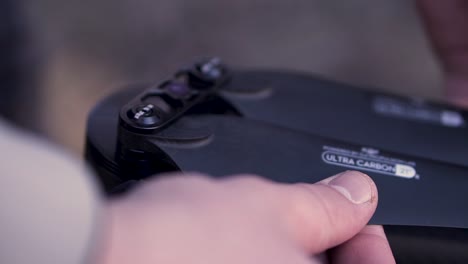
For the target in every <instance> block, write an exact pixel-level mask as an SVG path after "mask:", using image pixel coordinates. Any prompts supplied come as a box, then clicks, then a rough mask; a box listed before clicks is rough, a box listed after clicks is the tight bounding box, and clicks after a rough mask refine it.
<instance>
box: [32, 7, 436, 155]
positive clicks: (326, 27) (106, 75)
mask: <svg viewBox="0 0 468 264" xmlns="http://www.w3.org/2000/svg"><path fill="white" fill-rule="evenodd" d="M24 10H25V13H26V14H27V17H28V18H29V20H28V21H29V23H30V24H31V25H32V28H33V29H34V33H35V36H36V39H37V40H38V41H39V43H40V44H41V46H42V48H43V51H44V56H43V58H44V60H43V61H44V63H43V65H42V67H41V68H42V73H43V78H42V83H41V89H42V91H43V93H42V96H41V97H40V98H38V100H39V101H40V104H41V106H42V107H41V110H40V111H39V117H38V118H39V119H40V120H41V124H43V128H42V129H43V131H44V132H45V133H46V134H47V135H48V136H49V137H50V138H51V139H53V140H55V141H56V142H58V143H59V144H63V145H64V146H66V147H67V148H69V149H71V150H73V151H75V152H76V153H80V152H81V151H82V146H83V139H84V126H85V121H86V115H87V113H88V112H89V110H90V109H91V107H92V106H93V105H94V104H95V103H96V102H97V101H98V100H99V98H102V97H103V96H105V95H107V94H109V93H111V92H112V91H114V90H116V89H118V88H119V87H121V86H122V84H124V83H126V82H131V81H135V80H157V79H158V78H162V77H165V76H166V75H167V74H169V73H171V72H172V71H173V70H175V69H177V68H178V67H179V66H181V65H185V64H187V63H188V62H191V61H192V60H193V59H196V58H198V57H201V56H207V55H217V56H221V57H222V58H223V59H224V60H225V61H227V62H229V63H230V64H233V65H236V66H241V67H250V68H257V67H268V68H285V69H295V70H300V71H306V72H314V73H319V74H321V75H323V76H326V77H329V78H332V79H336V80H340V81H343V82H347V83H351V84H356V85H363V86H366V87H369V88H371V89H378V90H386V91H391V92H394V93H398V94H408V95H422V96H426V97H431V98H436V99H437V98H440V95H441V83H442V82H441V74H440V71H439V68H438V66H437V63H436V61H435V59H434V57H433V55H432V53H431V51H430V47H429V43H428V41H427V40H426V37H425V34H424V31H423V29H422V26H421V21H420V19H419V17H418V15H417V12H416V10H415V7H414V3H413V2H412V1H408V0H347V1H338V0H289V1H279V0H249V1H247V0H232V1H227V0H217V1H215V0H199V1H188V0H157V1H149V0H133V1H130V0H113V1H110V0H94V1H91V0H81V1H78V0H68V1H58V0H36V1H29V2H28V3H27V4H26V3H25V4H24ZM330 103H333V102H330Z"/></svg>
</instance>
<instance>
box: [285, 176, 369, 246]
mask: <svg viewBox="0 0 468 264" xmlns="http://www.w3.org/2000/svg"><path fill="white" fill-rule="evenodd" d="M285 191H286V192H288V195H289V196H290V197H291V199H287V200H289V201H290V204H289V205H288V211H289V213H287V216H286V218H287V220H288V221H287V223H288V224H287V225H288V230H289V232H290V234H291V235H292V237H293V238H294V240H295V241H297V242H298V243H299V244H300V246H301V247H303V248H304V249H305V250H306V251H307V252H308V253H319V252H322V251H324V250H326V249H328V248H331V247H334V246H336V245H339V244H341V243H343V242H345V241H347V240H349V239H350V238H352V237H353V236H354V235H356V234H357V233H359V231H360V230H361V229H363V228H364V226H365V225H366V224H367V223H368V221H369V219H370V218H371V217H372V215H373V214H374V212H375V209H376V207H377V188H376V186H375V184H374V182H373V181H372V180H371V178H370V177H369V176H367V175H365V174H363V173H360V172H356V171H347V172H343V173H340V174H338V175H335V176H333V177H330V178H327V179H325V180H323V181H321V182H318V183H316V184H295V185H290V186H289V187H287V186H285Z"/></svg>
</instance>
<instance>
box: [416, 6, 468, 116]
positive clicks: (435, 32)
mask: <svg viewBox="0 0 468 264" xmlns="http://www.w3.org/2000/svg"><path fill="white" fill-rule="evenodd" d="M416 2H417V6H418V8H419V11H420V14H421V16H422V18H423V22H424V24H425V25H426V29H427V32H428V35H429V37H430V39H431V41H432V46H433V48H434V52H435V54H436V56H438V58H439V61H440V63H441V66H442V69H443V71H444V73H445V74H444V76H445V90H444V91H445V96H446V98H447V99H448V100H449V101H450V102H452V103H454V104H457V105H459V106H461V107H465V108H468V1H466V0H443V1H441V0H417V1H416Z"/></svg>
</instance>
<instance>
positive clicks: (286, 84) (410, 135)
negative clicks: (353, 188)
mask: <svg viewBox="0 0 468 264" xmlns="http://www.w3.org/2000/svg"><path fill="white" fill-rule="evenodd" d="M145 87H146V85H145V84H137V85H134V87H133V88H129V89H127V90H123V91H121V92H120V93H117V94H114V95H112V96H110V97H108V98H106V99H105V100H103V101H102V102H101V103H100V104H99V105H98V106H97V107H96V108H95V109H94V110H93V111H92V112H91V114H90V118H89V120H88V131H87V158H88V160H89V161H90V162H91V163H92V164H93V166H94V167H95V168H96V169H97V171H98V173H99V176H100V177H101V179H102V180H103V183H104V185H105V187H107V188H108V190H110V189H112V188H114V187H115V186H118V185H119V184H122V183H123V185H120V188H119V190H122V189H124V188H123V187H125V185H134V184H135V183H137V182H136V181H131V182H130V183H129V182H126V181H127V180H128V179H129V177H130V178H131V177H132V176H131V175H128V174H129V171H128V170H127V171H126V170H125V168H123V167H122V164H121V162H119V155H122V154H121V153H120V154H119V151H120V150H119V148H122V145H124V146H125V145H131V146H133V147H136V148H137V149H140V150H148V151H153V150H154V149H156V152H154V153H159V154H154V155H153V156H154V157H151V158H152V159H149V161H150V162H149V163H150V165H151V164H152V165H154V166H149V167H147V168H146V167H145V168H146V169H147V170H146V171H142V172H141V173H142V174H141V175H143V177H145V176H144V175H150V174H153V173H157V172H162V171H167V170H181V171H194V170H195V171H201V172H205V173H209V174H212V175H214V176H218V177H219V176H223V175H229V174H234V173H256V174H259V175H262V176H265V177H268V178H270V179H272V180H275V181H280V182H316V181H319V180H321V179H323V178H325V177H328V176H330V175H333V174H335V173H338V172H341V171H343V170H345V169H356V168H357V167H356V165H349V164H357V163H358V162H359V161H358V160H359V159H361V163H362V162H364V161H377V162H380V163H382V164H383V163H386V162H387V163H388V164H393V165H395V164H396V165H398V166H400V165H401V166H403V169H406V170H403V171H402V172H401V173H400V175H398V173H396V174H395V170H393V172H392V173H390V172H387V171H385V167H383V168H384V169H369V168H370V167H365V166H361V167H360V168H361V169H363V170H364V172H365V173H367V174H368V175H370V176H371V177H372V178H373V179H374V180H375V182H376V184H377V186H378V189H379V207H378V209H377V212H376V214H375V216H374V217H373V218H372V220H371V223H373V224H383V225H386V229H387V234H388V236H389V239H390V241H391V244H392V248H393V249H394V251H395V255H396V256H397V259H398V260H400V261H402V262H408V263H409V262H413V263H414V261H420V262H428V261H429V262H439V261H436V258H434V257H433V256H432V255H429V254H427V252H425V248H431V250H434V251H433V252H435V250H437V253H435V255H437V256H439V257H440V258H443V259H446V260H450V261H451V262H452V263H453V262H458V261H463V260H466V259H468V251H463V250H459V249H460V248H466V247H467V246H468V238H467V237H468V236H467V232H468V231H467V230H468V210H467V209H468V205H467V204H466V201H468V192H466V187H467V186H468V168H467V166H466V165H467V164H468V161H467V158H466V157H468V141H467V140H466V135H468V133H467V128H466V124H465V123H464V122H465V120H466V118H467V113H466V112H463V111H460V110H458V109H454V108H452V107H449V106H444V105H436V104H431V103H427V102H422V101H420V100H415V99H410V98H401V97H395V96H391V95H384V94H375V93H371V92H368V91H365V90H360V89H355V88H353V87H349V86H346V85H342V84H337V83H334V82H329V81H325V80H320V79H317V78H315V77H313V76H306V75H298V74H291V73H283V72H246V73H238V74H236V75H234V76H233V78H232V84H230V85H229V86H227V87H224V89H223V90H224V92H223V93H222V96H223V97H224V98H225V99H226V102H230V103H231V104H232V107H234V108H235V111H229V112H231V113H233V114H226V113H221V112H218V111H213V113H209V111H208V112H204V110H203V111H200V110H198V111H197V110H195V111H193V112H191V113H190V114H187V115H185V116H184V117H182V118H181V119H179V120H177V121H176V122H175V123H173V124H172V125H171V126H169V127H168V128H167V129H165V130H163V131H160V132H158V133H157V134H154V135H147V134H146V135H139V134H138V133H134V132H131V131H128V132H127V131H126V130H125V129H123V130H122V127H119V124H118V122H119V111H120V109H121V107H122V106H123V105H125V104H126V103H128V102H129V101H130V100H131V99H132V98H133V97H134V96H136V95H137V94H138V93H139V92H141V91H142V89H144V88H145ZM376 98H377V100H380V99H381V98H383V100H384V101H385V100H389V101H390V102H393V101H392V100H396V104H397V105H396V109H397V110H398V109H400V108H398V107H400V106H401V107H402V108H404V109H406V108H407V109H410V111H413V112H414V111H415V112H414V113H415V115H414V116H415V118H407V117H405V116H404V115H403V116H398V115H397V116H392V115H393V113H394V112H390V115H385V114H381V113H378V111H376V109H375V102H376V101H375V100H376ZM217 100H218V101H219V100H221V99H217ZM218 101H217V102H218ZM218 103H219V102H218ZM221 104H224V103H223V101H222V100H221ZM210 107H211V105H210ZM405 107H406V108H405ZM208 108H209V107H208ZM205 110H206V109H205ZM405 111H406V110H405ZM446 111H447V112H448V113H449V114H452V113H455V114H457V116H456V117H457V118H461V121H462V122H459V121H460V120H458V119H457V118H455V121H457V122H455V123H450V122H449V123H448V124H447V123H444V122H443V121H444V120H439V119H438V118H439V117H438V114H439V112H440V113H441V114H443V113H445V112H446ZM215 112H216V113H215ZM434 113H435V114H434ZM409 115H412V113H409ZM434 116H435V118H434ZM449 121H453V120H452V119H449ZM119 130H120V131H121V132H120V136H119V139H118V131H119ZM186 139H193V140H186ZM118 145H119V146H120V147H118ZM131 151H133V150H132V149H131ZM340 151H343V152H340ZM348 152H349V153H351V154H347V153H348ZM327 153H332V154H333V153H335V154H336V155H335V154H333V155H331V156H327ZM337 153H338V154H337ZM340 153H341V154H340ZM343 153H344V154H343ZM340 155H341V157H340ZM346 155H348V157H352V158H353V157H354V158H355V160H354V161H353V163H346V162H344V161H346V160H344V159H343V157H344V156H346ZM353 155H354V156H353ZM359 157H361V158H359ZM153 158H154V159H153ZM347 162H349V161H347ZM388 164H387V165H388ZM396 165H395V166H396ZM353 166H354V167H353ZM360 168H357V169H360ZM408 168H409V169H410V170H409V173H408V170H407V169H408ZM411 169H412V170H411ZM139 173H140V172H139ZM402 226H404V227H402ZM454 234H458V236H457V238H455V237H453V236H454ZM408 241H413V242H414V243H418V244H417V245H411V243H413V242H411V243H410V244H408V243H409V242H408ZM434 241H437V242H434ZM447 241H448V242H447ZM406 242H407V243H406ZM424 245H427V246H428V247H425V246H424ZM454 245H455V247H454ZM464 252H466V253H464ZM433 255H434V254H433ZM444 256H445V257H444ZM448 257H450V258H448ZM442 262H444V261H442Z"/></svg>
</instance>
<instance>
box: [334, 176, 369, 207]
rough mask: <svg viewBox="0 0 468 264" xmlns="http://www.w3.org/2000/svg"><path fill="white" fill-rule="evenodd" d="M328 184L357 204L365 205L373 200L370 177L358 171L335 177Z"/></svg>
mask: <svg viewBox="0 0 468 264" xmlns="http://www.w3.org/2000/svg"><path fill="white" fill-rule="evenodd" d="M326 184H327V185H328V186H330V187H332V188H333V189H335V190H337V191H338V192H339V193H341V194H342V195H343V196H344V197H346V198H348V200H350V201H351V202H353V203H355V204H363V203H366V202H368V201H370V200H371V198H372V186H371V181H370V179H369V177H368V176H366V175H365V174H363V173H361V172H357V171H346V172H343V173H341V174H338V175H337V176H335V177H333V178H332V179H331V180H330V181H329V182H326Z"/></svg>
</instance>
